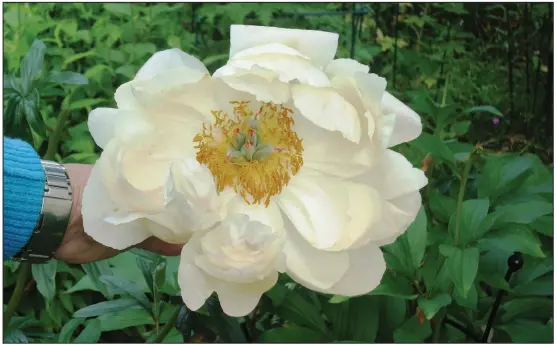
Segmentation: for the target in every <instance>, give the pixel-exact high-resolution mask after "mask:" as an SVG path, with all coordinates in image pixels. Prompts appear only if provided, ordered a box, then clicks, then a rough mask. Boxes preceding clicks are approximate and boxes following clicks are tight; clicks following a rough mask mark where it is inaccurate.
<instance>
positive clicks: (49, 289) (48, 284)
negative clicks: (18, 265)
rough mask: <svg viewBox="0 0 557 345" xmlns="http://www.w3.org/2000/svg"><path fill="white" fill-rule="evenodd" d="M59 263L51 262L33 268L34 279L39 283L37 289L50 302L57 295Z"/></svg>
mask: <svg viewBox="0 0 557 345" xmlns="http://www.w3.org/2000/svg"><path fill="white" fill-rule="evenodd" d="M57 265H58V261H56V260H50V261H48V262H47V263H45V264H35V265H32V266H31V271H32V273H33V279H35V282H37V289H38V290H39V292H40V293H41V295H43V297H44V298H45V300H46V301H47V303H48V302H50V301H52V299H53V298H54V296H55V295H56V267H57Z"/></svg>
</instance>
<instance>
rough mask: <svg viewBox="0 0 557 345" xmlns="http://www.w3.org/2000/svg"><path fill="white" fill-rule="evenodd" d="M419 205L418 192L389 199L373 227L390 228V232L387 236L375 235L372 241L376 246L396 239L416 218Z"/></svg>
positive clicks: (384, 244)
mask: <svg viewBox="0 0 557 345" xmlns="http://www.w3.org/2000/svg"><path fill="white" fill-rule="evenodd" d="M421 207H422V196H421V194H420V192H413V193H410V194H408V195H404V196H401V197H398V198H396V199H393V200H390V201H389V202H388V203H387V204H386V206H385V212H384V216H383V218H382V219H381V220H380V221H379V222H378V223H377V224H376V226H375V227H374V229H382V230H385V229H391V232H390V234H389V235H388V236H382V237H379V236H377V237H375V238H374V239H372V241H374V242H375V244H377V245H378V246H386V245H387V244H391V243H393V242H394V241H396V239H397V238H398V236H400V235H402V234H403V233H404V232H405V231H406V230H407V229H408V227H409V226H410V224H412V222H413V221H414V219H416V216H417V215H418V212H419V211H420V208H421ZM384 233H386V231H384Z"/></svg>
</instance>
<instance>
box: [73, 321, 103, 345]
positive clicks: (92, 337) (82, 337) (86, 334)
mask: <svg viewBox="0 0 557 345" xmlns="http://www.w3.org/2000/svg"><path fill="white" fill-rule="evenodd" d="M100 337H101V322H100V321H99V320H98V319H93V320H89V321H87V325H86V326H85V329H84V330H83V331H82V332H81V333H80V334H79V335H78V336H77V338H75V339H74V341H73V343H85V344H94V343H97V342H98V341H99V338H100Z"/></svg>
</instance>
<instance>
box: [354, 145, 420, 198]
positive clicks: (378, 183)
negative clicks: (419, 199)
mask: <svg viewBox="0 0 557 345" xmlns="http://www.w3.org/2000/svg"><path fill="white" fill-rule="evenodd" d="M353 180H354V181H356V182H359V183H363V184H367V185H370V186H372V187H373V188H374V189H375V190H377V191H378V192H379V194H381V197H382V198H384V199H385V200H390V199H394V198H397V197H399V196H402V195H405V194H408V193H411V192H415V191H418V190H420V189H421V188H423V187H424V186H425V185H427V178H426V177H425V174H424V172H423V171H422V170H420V169H416V168H414V167H413V166H412V164H411V163H410V162H409V161H408V160H407V159H406V157H404V156H403V155H401V154H400V153H398V152H395V151H392V150H385V152H384V153H383V155H382V156H381V158H380V159H379V161H378V163H377V165H376V166H375V167H374V168H373V169H371V170H369V171H368V172H367V173H365V174H362V175H360V176H358V177H355V178H354V179H353Z"/></svg>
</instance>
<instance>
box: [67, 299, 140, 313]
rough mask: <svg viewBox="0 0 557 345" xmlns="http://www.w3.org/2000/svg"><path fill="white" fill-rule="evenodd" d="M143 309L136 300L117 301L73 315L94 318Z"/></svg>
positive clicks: (79, 311) (99, 304) (107, 302)
mask: <svg viewBox="0 0 557 345" xmlns="http://www.w3.org/2000/svg"><path fill="white" fill-rule="evenodd" d="M142 308H143V306H142V305H141V304H139V303H138V302H137V301H136V300H135V299H115V300H112V301H106V302H100V303H97V304H93V305H90V306H87V307H85V308H82V309H79V310H78V311H76V312H75V313H74V314H73V317H94V316H99V315H103V314H108V313H115V312H117V311H123V310H128V309H142Z"/></svg>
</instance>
